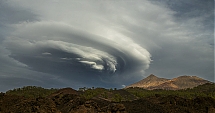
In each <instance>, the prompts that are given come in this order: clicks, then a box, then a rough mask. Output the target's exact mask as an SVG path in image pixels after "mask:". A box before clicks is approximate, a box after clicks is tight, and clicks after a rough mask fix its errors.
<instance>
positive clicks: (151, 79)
mask: <svg viewBox="0 0 215 113" xmlns="http://www.w3.org/2000/svg"><path fill="white" fill-rule="evenodd" d="M205 83H210V82H209V81H207V80H204V79H202V78H199V77H196V76H186V75H185V76H179V77H177V78H173V79H165V78H159V77H157V76H155V75H153V74H151V75H149V76H148V77H146V78H145V79H143V80H141V81H139V82H137V83H134V84H131V85H129V86H127V87H126V88H130V87H139V88H144V89H148V90H153V89H165V90H179V89H186V88H193V87H196V86H198V85H202V84H205Z"/></svg>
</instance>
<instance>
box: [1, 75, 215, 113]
mask: <svg viewBox="0 0 215 113" xmlns="http://www.w3.org/2000/svg"><path fill="white" fill-rule="evenodd" d="M155 79H156V78H155ZM187 112H189V113H196V112H198V113H215V84H214V83H206V84H203V85H199V86H197V87H194V88H192V89H186V90H184V89H183V90H146V89H143V88H138V87H135V88H132V87H130V88H126V89H118V90H117V89H105V88H80V90H79V91H77V90H74V89H72V88H62V89H45V88H41V87H36V86H26V87H23V88H17V89H13V90H9V91H7V92H6V93H0V113H187Z"/></svg>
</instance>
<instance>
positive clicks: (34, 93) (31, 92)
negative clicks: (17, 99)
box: [6, 86, 57, 98]
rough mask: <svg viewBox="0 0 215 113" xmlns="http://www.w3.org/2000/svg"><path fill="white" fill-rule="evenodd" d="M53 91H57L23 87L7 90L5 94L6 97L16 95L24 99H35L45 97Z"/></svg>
mask: <svg viewBox="0 0 215 113" xmlns="http://www.w3.org/2000/svg"><path fill="white" fill-rule="evenodd" d="M55 91H57V89H44V88H42V87H37V86H25V87H23V88H16V89H13V90H9V91H7V92H6V95H18V96H24V97H31V98H37V97H46V96H48V95H50V94H51V93H53V92H55Z"/></svg>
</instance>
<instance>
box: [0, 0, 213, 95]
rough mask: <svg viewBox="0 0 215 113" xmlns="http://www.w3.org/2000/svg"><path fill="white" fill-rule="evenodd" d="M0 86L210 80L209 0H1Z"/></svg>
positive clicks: (4, 88)
mask: <svg viewBox="0 0 215 113" xmlns="http://www.w3.org/2000/svg"><path fill="white" fill-rule="evenodd" d="M0 53H1V54H0V91H2V92H4V91H7V90H9V89H13V88H17V87H23V86H41V87H45V88H62V87H72V88H75V89H78V88H80V87H105V88H123V87H124V86H127V85H129V84H132V83H134V82H137V81H139V80H141V79H143V78H145V77H147V76H148V75H150V74H154V75H156V76H158V77H161V78H169V79H171V78H175V77H178V76H182V75H191V76H198V77H201V78H203V79H206V80H209V81H211V82H214V81H215V79H214V0H186V1H185V0H177V1H176V0H82V1H80V0H45V1H44V0H1V1H0Z"/></svg>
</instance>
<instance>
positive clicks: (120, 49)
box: [4, 21, 151, 82]
mask: <svg viewBox="0 0 215 113" xmlns="http://www.w3.org/2000/svg"><path fill="white" fill-rule="evenodd" d="M16 28H19V29H17V30H16V32H14V33H13V34H12V35H11V37H8V38H7V39H6V40H5V41H4V44H5V46H6V47H7V49H9V50H10V51H11V55H10V56H11V57H12V58H14V59H16V60H18V61H19V62H22V63H24V64H26V65H28V66H29V68H30V69H32V70H36V71H41V72H45V73H51V72H52V70H55V68H54V67H58V66H60V65H63V63H65V64H67V66H65V67H64V69H62V70H64V71H63V73H65V72H66V71H68V70H69V71H68V73H70V75H71V76H70V78H72V79H77V78H75V77H76V76H82V75H79V73H80V72H82V73H83V72H87V74H88V75H93V76H95V75H96V76H99V77H98V78H97V79H101V80H102V81H104V82H114V80H115V79H117V78H121V81H122V82H123V81H127V80H130V79H131V78H135V77H137V78H138V77H142V75H143V74H144V70H146V69H148V67H149V64H150V61H151V59H150V53H149V52H148V51H147V50H146V49H144V48H142V47H141V46H139V45H138V44H136V43H135V42H134V41H133V40H132V39H131V38H129V37H127V36H125V35H123V34H121V33H120V32H117V31H114V32H113V34H112V35H111V36H108V35H104V36H101V35H97V34H94V33H90V32H87V31H83V30H80V29H75V28H74V27H73V26H69V25H66V24H64V23H58V22H45V21H43V22H33V23H21V24H17V25H16ZM24 58H25V59H29V60H24ZM30 59H31V60H30ZM44 59H46V61H47V63H48V61H49V63H50V62H51V63H53V62H55V64H52V65H51V66H49V68H47V69H40V68H38V66H39V65H36V64H35V60H36V61H38V62H43V61H44ZM53 65H56V66H53ZM77 70H79V71H78V72H77ZM54 74H55V73H54ZM72 75H75V76H74V77H72ZM62 76H64V77H67V76H68V75H67V74H64V75H62ZM83 76H85V75H83Z"/></svg>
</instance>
